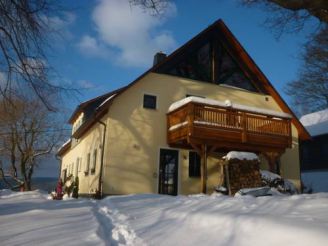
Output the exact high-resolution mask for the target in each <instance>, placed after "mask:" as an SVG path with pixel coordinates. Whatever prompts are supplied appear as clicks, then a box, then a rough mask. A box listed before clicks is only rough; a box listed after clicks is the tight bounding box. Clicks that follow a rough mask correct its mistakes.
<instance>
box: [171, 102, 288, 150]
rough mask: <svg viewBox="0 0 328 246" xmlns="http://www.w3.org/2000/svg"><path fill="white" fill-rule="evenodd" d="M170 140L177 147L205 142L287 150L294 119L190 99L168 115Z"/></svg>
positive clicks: (255, 148) (227, 146)
mask: <svg viewBox="0 0 328 246" xmlns="http://www.w3.org/2000/svg"><path fill="white" fill-rule="evenodd" d="M259 111H260V110H259ZM167 142H168V144H169V145H170V146H171V147H177V148H192V147H193V144H205V145H207V146H214V147H215V148H216V149H227V150H231V149H234V150H245V151H253V152H268V151H278V152H284V151H285V149H286V148H288V147H291V143H292V138H291V120H290V119H289V118H288V117H282V116H276V115H272V114H271V115H269V114H264V113H257V112H252V111H247V110H241V109H234V108H229V107H224V106H213V105H209V104H203V103H198V102H193V101H191V102H188V103H186V104H184V105H182V106H181V107H179V108H176V109H174V110H173V111H171V112H169V113H168V114H167Z"/></svg>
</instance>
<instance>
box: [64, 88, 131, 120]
mask: <svg viewBox="0 0 328 246" xmlns="http://www.w3.org/2000/svg"><path fill="white" fill-rule="evenodd" d="M124 89H125V87H121V88H119V89H117V90H114V91H110V92H107V93H105V94H103V95H101V96H98V97H95V98H92V99H90V100H88V101H85V102H83V103H81V104H79V105H78V106H77V107H76V109H75V110H74V112H73V114H72V116H71V117H70V118H69V120H68V123H70V124H73V122H74V121H75V120H76V118H77V117H78V116H79V115H80V113H82V112H83V111H94V110H96V109H97V108H98V107H102V106H105V104H106V102H107V101H106V100H108V98H113V96H114V95H116V94H118V93H119V92H121V91H123V90H124Z"/></svg>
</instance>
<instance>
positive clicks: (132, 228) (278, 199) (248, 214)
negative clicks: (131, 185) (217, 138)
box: [0, 191, 328, 246]
mask: <svg viewBox="0 0 328 246" xmlns="http://www.w3.org/2000/svg"><path fill="white" fill-rule="evenodd" d="M327 210H328V194H327V193H320V194H314V195H313V194H312V195H294V196H272V197H268V196H267V197H259V198H254V197H250V196H241V197H237V198H234V197H229V196H224V195H219V194H214V195H212V196H207V195H192V196H177V197H173V196H166V195H155V194H143V195H128V196H112V197H108V198H105V199H104V200H102V201H93V200H87V199H78V200H68V201H49V200H46V195H44V194H42V193H40V192H25V193H12V192H9V191H4V192H2V191H1V192H0V240H1V244H3V245H6V246H8V245H9V246H10V245H226V246H237V245H243V246H260V245H261V246H262V245H266V246H276V245H297V246H308V245H328V234H327V229H328V213H327Z"/></svg>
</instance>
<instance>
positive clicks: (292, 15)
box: [239, 0, 328, 37]
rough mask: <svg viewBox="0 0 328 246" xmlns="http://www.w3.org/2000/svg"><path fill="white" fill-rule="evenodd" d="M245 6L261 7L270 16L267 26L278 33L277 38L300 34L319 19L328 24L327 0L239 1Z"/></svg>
mask: <svg viewBox="0 0 328 246" xmlns="http://www.w3.org/2000/svg"><path fill="white" fill-rule="evenodd" d="M239 1H240V2H241V3H242V4H243V5H245V6H259V7H262V8H263V9H264V10H266V11H267V13H268V14H269V16H268V18H267V20H266V22H265V23H266V24H267V25H268V26H269V27H270V28H271V29H272V30H275V31H276V34H277V37H280V36H281V35H282V34H283V33H285V32H291V33H293V32H298V31H300V30H302V29H303V28H304V25H305V24H306V23H307V22H308V21H310V20H313V18H315V19H317V20H318V21H319V23H328V1H326V0H289V1H285V0H239Z"/></svg>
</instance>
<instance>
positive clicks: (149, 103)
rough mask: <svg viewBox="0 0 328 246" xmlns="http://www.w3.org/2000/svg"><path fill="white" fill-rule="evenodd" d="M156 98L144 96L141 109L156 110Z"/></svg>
mask: <svg viewBox="0 0 328 246" xmlns="http://www.w3.org/2000/svg"><path fill="white" fill-rule="evenodd" d="M156 99H157V98H156V96H153V95H148V94H144V97H143V107H144V108H148V109H156V101H157V100H156Z"/></svg>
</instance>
